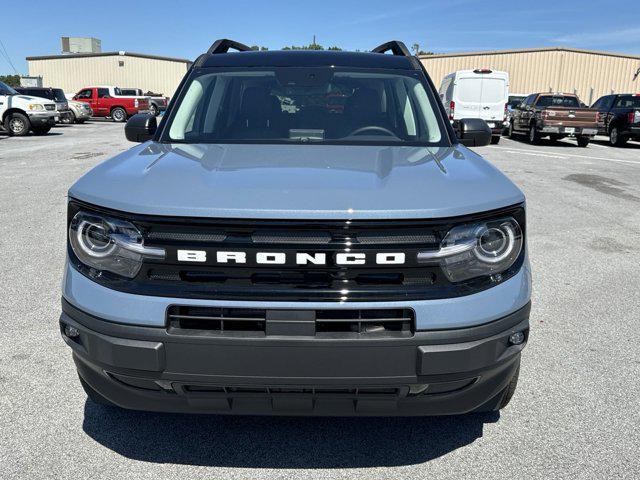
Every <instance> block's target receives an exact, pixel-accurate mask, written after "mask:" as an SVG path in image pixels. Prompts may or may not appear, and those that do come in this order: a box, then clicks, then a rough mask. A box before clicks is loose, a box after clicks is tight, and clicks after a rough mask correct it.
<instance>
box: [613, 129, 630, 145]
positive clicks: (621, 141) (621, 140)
mask: <svg viewBox="0 0 640 480" xmlns="http://www.w3.org/2000/svg"><path fill="white" fill-rule="evenodd" d="M628 140H629V138H628V137H625V136H624V135H621V134H620V130H618V127H616V126H614V127H611V131H610V132H609V143H610V144H611V145H613V146H614V147H624V145H625V144H626V143H627V141H628Z"/></svg>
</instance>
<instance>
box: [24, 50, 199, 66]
mask: <svg viewBox="0 0 640 480" xmlns="http://www.w3.org/2000/svg"><path fill="white" fill-rule="evenodd" d="M89 57H138V58H150V59H153V60H167V61H170V62H181V63H187V64H191V63H193V62H192V61H191V60H187V59H185V58H174V57H163V56H161V55H147V54H146V53H135V52H124V51H120V52H100V53H67V54H63V55H41V56H35V57H27V58H26V60H27V61H29V60H53V59H56V60H59V59H63V60H64V59H67V58H89Z"/></svg>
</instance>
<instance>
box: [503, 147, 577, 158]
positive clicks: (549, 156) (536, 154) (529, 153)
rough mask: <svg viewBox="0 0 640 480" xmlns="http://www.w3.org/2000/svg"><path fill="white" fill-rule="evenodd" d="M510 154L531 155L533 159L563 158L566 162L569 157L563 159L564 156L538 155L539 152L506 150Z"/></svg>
mask: <svg viewBox="0 0 640 480" xmlns="http://www.w3.org/2000/svg"><path fill="white" fill-rule="evenodd" d="M505 151H506V152H508V153H516V154H518V153H520V154H525V155H531V156H533V157H547V158H562V159H564V160H566V159H567V157H563V156H562V155H551V154H547V153H538V152H530V151H527V150H512V149H508V150H505Z"/></svg>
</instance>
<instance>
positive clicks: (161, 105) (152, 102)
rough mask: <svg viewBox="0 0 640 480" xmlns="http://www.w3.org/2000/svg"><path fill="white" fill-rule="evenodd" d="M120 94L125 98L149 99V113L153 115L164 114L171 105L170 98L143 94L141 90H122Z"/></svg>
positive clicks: (156, 94)
mask: <svg viewBox="0 0 640 480" xmlns="http://www.w3.org/2000/svg"><path fill="white" fill-rule="evenodd" d="M120 92H121V95H123V96H134V97H148V98H149V113H151V114H152V115H160V112H164V111H165V110H166V109H167V105H168V104H169V97H165V96H163V95H162V94H161V93H153V92H147V93H143V92H142V89H140V88H121V89H120Z"/></svg>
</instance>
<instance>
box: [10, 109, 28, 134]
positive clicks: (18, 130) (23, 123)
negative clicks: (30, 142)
mask: <svg viewBox="0 0 640 480" xmlns="http://www.w3.org/2000/svg"><path fill="white" fill-rule="evenodd" d="M4 129H5V130H6V131H7V132H8V133H9V136H10V137H24V136H25V135H26V134H28V133H29V130H31V122H30V121H29V117H27V116H26V115H23V114H22V113H18V112H16V113H10V114H9V115H7V118H5V119H4Z"/></svg>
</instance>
